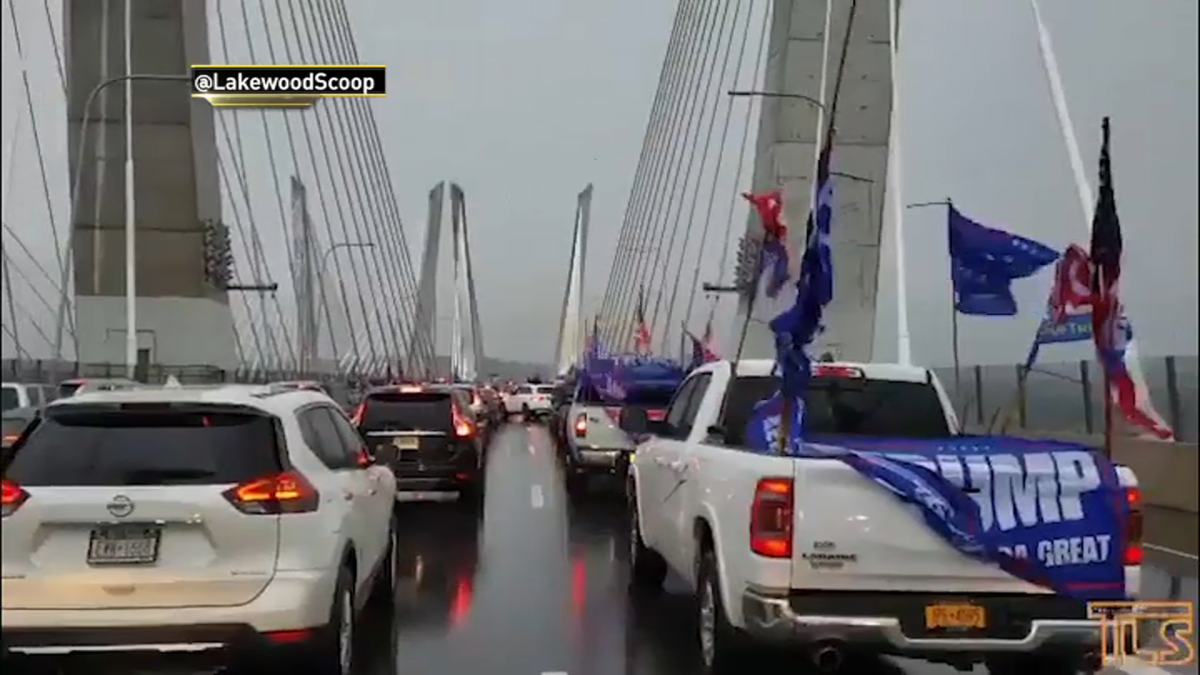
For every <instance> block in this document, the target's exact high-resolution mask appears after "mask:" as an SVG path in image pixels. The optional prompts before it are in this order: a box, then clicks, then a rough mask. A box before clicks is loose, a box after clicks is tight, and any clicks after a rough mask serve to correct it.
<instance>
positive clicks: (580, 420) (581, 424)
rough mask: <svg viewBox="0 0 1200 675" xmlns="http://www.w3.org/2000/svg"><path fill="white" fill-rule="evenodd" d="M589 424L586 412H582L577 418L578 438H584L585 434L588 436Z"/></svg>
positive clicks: (576, 433)
mask: <svg viewBox="0 0 1200 675" xmlns="http://www.w3.org/2000/svg"><path fill="white" fill-rule="evenodd" d="M587 424H588V422H587V415H586V414H584V413H580V414H579V416H578V417H576V418H575V437H576V438H583V437H584V436H587Z"/></svg>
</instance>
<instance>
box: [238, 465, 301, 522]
mask: <svg viewBox="0 0 1200 675" xmlns="http://www.w3.org/2000/svg"><path fill="white" fill-rule="evenodd" d="M222 494H223V496H224V497H225V499H226V500H227V501H228V502H229V503H230V504H233V507H234V508H236V509H237V510H238V511H241V512H242V513H245V514H247V515H251V516H277V515H281V514H285V513H312V512H313V511H316V510H317V505H318V504H319V503H320V502H321V495H320V493H318V492H317V489H316V488H315V487H313V485H312V483H310V482H308V479H307V478H305V477H304V476H303V475H302V474H300V473H299V472H296V471H282V472H280V473H277V474H272V475H270V476H264V477H262V478H257V479H255V480H250V481H246V482H245V483H242V484H241V485H235V486H234V487H231V488H229V489H228V490H226V491H225V492H224V493H222Z"/></svg>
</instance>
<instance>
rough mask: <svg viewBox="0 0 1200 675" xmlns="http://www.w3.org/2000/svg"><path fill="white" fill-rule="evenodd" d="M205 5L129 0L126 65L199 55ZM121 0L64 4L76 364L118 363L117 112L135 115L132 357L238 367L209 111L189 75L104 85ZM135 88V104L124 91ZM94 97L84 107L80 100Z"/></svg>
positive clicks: (115, 71) (117, 58) (114, 54)
mask: <svg viewBox="0 0 1200 675" xmlns="http://www.w3.org/2000/svg"><path fill="white" fill-rule="evenodd" d="M206 5H207V2H206V1H205V0H186V1H185V0H154V1H153V2H151V1H145V0H144V1H141V2H133V4H132V10H131V11H132V19H131V25H132V29H131V31H130V32H131V34H132V38H133V39H132V64H133V65H132V72H134V73H138V74H155V75H184V74H186V73H187V72H188V68H189V66H190V65H191V64H195V63H208V62H209V52H208V22H207V7H206ZM124 13H125V3H124V2H119V1H118V0H64V3H63V17H64V20H63V25H64V33H65V43H66V47H65V51H66V61H67V78H68V89H69V91H68V105H67V125H68V153H67V156H68V157H69V158H71V161H72V163H74V158H75V157H77V156H79V155H80V144H84V147H83V153H82V156H83V162H82V165H81V166H78V167H76V166H74V165H73V166H72V167H71V176H70V180H71V185H72V191H73V193H74V192H75V191H76V190H77V191H78V195H79V196H78V199H77V201H76V208H75V212H74V213H73V218H72V221H73V222H72V223H71V237H72V239H71V256H72V259H73V269H74V296H75V323H76V330H77V333H78V339H79V344H78V350H77V352H78V353H77V354H76V359H77V360H78V361H80V362H82V363H123V362H125V348H126V328H125V298H124V296H125V243H124V241H125V235H124V229H125V226H124V223H125V199H124V196H123V195H124V194H125V187H126V182H125V164H126V153H125V150H124V148H125V147H126V144H125V119H126V116H127V115H129V114H130V113H132V118H133V132H134V133H133V144H132V147H133V159H134V164H135V167H136V173H135V175H134V179H133V180H134V184H133V195H134V203H135V204H136V214H135V216H136V219H135V227H136V232H137V238H136V242H137V246H136V255H135V270H136V272H137V276H136V283H137V296H138V297H137V310H138V336H137V340H138V362H139V364H143V363H149V362H153V363H161V364H164V365H176V366H180V365H203V366H212V367H216V368H221V369H233V368H235V367H236V365H237V364H236V349H235V340H234V329H233V314H232V312H231V311H230V307H229V295H228V293H227V292H226V291H225V290H223V285H222V284H221V283H220V281H217V282H214V280H212V278H211V277H212V275H211V274H210V273H209V272H208V271H207V267H206V256H205V248H206V232H209V233H211V232H213V231H214V230H220V228H221V226H222V225H221V195H220V191H219V180H218V178H219V177H218V167H217V145H216V134H215V130H214V124H213V109H212V107H211V106H210V105H209V104H208V103H207V102H205V101H203V100H193V99H192V98H191V97H190V88H189V86H188V83H187V82H171V81H135V82H132V83H121V82H117V83H113V84H111V86H105V87H104V88H103V89H100V90H99V91H98V92H97V93H95V95H94V96H93V92H96V88H97V87H98V86H100V85H101V84H103V83H104V82H105V81H107V80H110V79H111V78H116V77H120V76H122V75H123V74H124V73H125V59H124V51H125V34H124V32H125V31H124V25H125V16H124ZM126 86H132V88H133V89H132V92H133V95H132V103H133V104H132V106H131V107H132V110H131V111H130V110H126V107H125V95H124V92H125V87H126ZM89 99H90V100H91V105H87V104H88V102H89Z"/></svg>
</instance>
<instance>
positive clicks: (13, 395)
mask: <svg viewBox="0 0 1200 675" xmlns="http://www.w3.org/2000/svg"><path fill="white" fill-rule="evenodd" d="M0 396H3V399H2V401H3V402H2V405H0V410H12V409H13V408H20V407H21V396H20V394H19V393H18V392H17V388H16V387H5V388H4V389H0Z"/></svg>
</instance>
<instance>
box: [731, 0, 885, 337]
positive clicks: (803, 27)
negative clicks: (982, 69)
mask: <svg viewBox="0 0 1200 675" xmlns="http://www.w3.org/2000/svg"><path fill="white" fill-rule="evenodd" d="M898 5H899V2H898V0H862V1H860V2H856V3H852V2H847V1H845V0H774V5H773V15H772V25H771V37H770V44H769V46H768V50H769V51H768V54H769V56H768V60H767V69H766V77H765V80H764V87H763V88H764V91H763V92H760V94H761V95H762V99H763V100H762V115H761V117H760V119H759V127H758V147H757V149H756V158H755V165H754V181H753V183H754V184H753V189H754V191H755V192H762V191H766V190H771V189H775V188H779V189H781V190H782V191H783V196H784V213H785V217H786V219H787V222H788V224H789V228H788V236H789V239H791V241H790V242H789V246H790V247H791V248H792V250H801V249H802V248H803V241H802V240H803V238H804V223H805V221H806V219H807V216H808V210H809V206H810V204H811V202H812V189H813V186H812V180H813V176H814V174H815V170H816V158H817V153H818V152H819V150H820V148H819V147H818V146H819V144H820V142H821V139H822V135H823V129H824V125H825V124H827V123H828V120H827V118H826V117H825V115H824V114H823V113H822V108H821V107H819V106H816V105H813V104H812V103H810V102H807V101H805V100H802V99H801V98H798V97H797V95H799V96H800V97H810V98H813V99H816V100H819V101H821V102H822V103H823V104H824V105H825V106H828V105H830V103H831V102H832V99H833V93H834V83H835V80H836V78H837V74H838V69H839V63H840V62H841V60H842V57H843V54H842V52H843V48H842V47H843V44H845V66H844V75H843V78H842V84H841V88H840V91H839V93H838V104H837V110H836V114H835V116H836V120H835V127H836V129H837V136H836V140H835V141H834V151H833V169H834V171H835V172H836V174H837V175H835V176H834V179H833V180H834V199H835V203H834V207H833V213H834V218H835V224H834V225H835V226H834V231H833V259H834V268H835V269H834V285H835V287H834V297H835V300H834V302H833V303H832V305H831V306H830V307H829V308H828V309H827V310H826V330H825V333H824V334H823V335H822V336H821V337H819V338H818V342H819V344H818V345H816V350H815V351H816V352H817V353H819V352H823V351H829V352H832V353H833V354H835V355H837V356H838V357H839V358H843V359H847V360H861V361H869V360H870V359H871V356H872V345H873V342H874V328H875V302H876V283H877V279H878V276H879V249H880V241H881V234H882V226H883V213H884V204H885V197H884V195H885V187H886V183H887V168H888V141H889V134H890V131H891V116H892V91H893V89H892V86H893V83H892V72H893V71H892V54H893V44H894V43H895V41H896V39H897V36H898V33H897V31H896V26H897V24H898V20H897V17H896V16H894V15H893V12H897V13H898V11H899V10H898ZM847 31H849V34H848V36H847ZM761 239H762V226H761V223H760V222H759V221H758V218H757V216H756V215H754V214H753V213H752V214H751V216H750V218H749V221H748V223H747V226H746V235H745V238H744V239H743V245H744V246H745V244H746V243H747V242H759V241H761ZM751 248H753V247H751ZM798 263H799V261H798V260H793V261H792V266H793V269H792V272H793V273H795V272H796V267H797V265H798ZM745 280H746V279H745V278H743V279H742V281H745ZM748 299H749V296H748V294H743V295H742V297H741V298H740V301H739V307H738V312H739V315H740V317H739V320H738V321H737V322H735V325H736V326H741V325H742V322H741V320H740V319H741V318H742V317H745V315H746V312H747V310H748ZM754 314H755V315H756V316H760V312H758V311H755V312H754ZM735 341H736V340H735ZM774 354H775V350H774V345H773V339H772V336H771V332H770V329H769V328H768V327H767V325H766V324H765V323H764V322H762V321H752V322H751V324H750V328H749V331H748V332H747V339H746V346H745V348H744V350H743V355H745V356H749V357H763V358H772V357H773V356H774Z"/></svg>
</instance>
